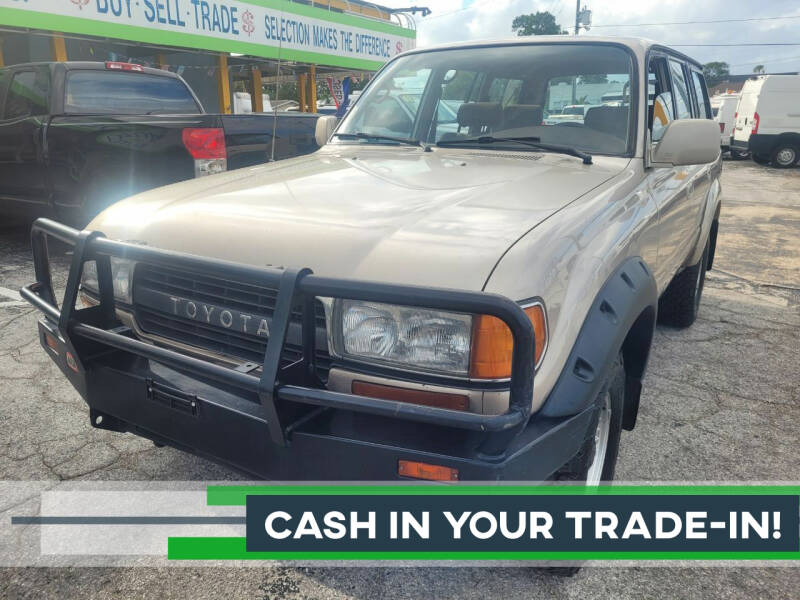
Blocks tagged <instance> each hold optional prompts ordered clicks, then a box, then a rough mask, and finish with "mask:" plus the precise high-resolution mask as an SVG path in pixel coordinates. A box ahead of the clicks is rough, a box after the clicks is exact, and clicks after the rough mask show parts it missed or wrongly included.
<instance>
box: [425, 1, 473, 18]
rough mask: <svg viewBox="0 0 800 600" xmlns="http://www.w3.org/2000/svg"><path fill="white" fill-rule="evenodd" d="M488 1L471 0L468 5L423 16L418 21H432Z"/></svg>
mask: <svg viewBox="0 0 800 600" xmlns="http://www.w3.org/2000/svg"><path fill="white" fill-rule="evenodd" d="M488 1H489V0H475V2H473V3H472V4H470V5H469V6H462V7H461V8H457V9H455V10H451V11H448V12H445V13H441V14H439V15H433V16H432V17H425V19H424V20H422V21H420V23H424V22H425V21H432V20H433V19H441V18H442V17H448V16H450V15H454V14H456V13H460V12H463V11H465V10H471V9H473V8H475V7H476V6H478V5H480V4H486V2H488Z"/></svg>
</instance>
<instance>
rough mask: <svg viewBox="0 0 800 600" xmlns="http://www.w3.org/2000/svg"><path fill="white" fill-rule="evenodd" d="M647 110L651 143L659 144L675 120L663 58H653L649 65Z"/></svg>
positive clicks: (665, 64) (665, 63)
mask: <svg viewBox="0 0 800 600" xmlns="http://www.w3.org/2000/svg"><path fill="white" fill-rule="evenodd" d="M647 108H648V111H647V116H648V126H649V128H650V141H651V142H658V141H659V140H660V139H661V137H662V136H663V135H664V129H666V127H667V125H668V124H669V122H670V121H672V120H673V119H674V118H675V117H674V115H675V107H674V102H673V100H672V92H671V91H670V79H669V75H668V74H667V61H666V60H665V59H664V58H662V57H655V58H653V59H652V60H651V61H650V64H649V65H648V69H647Z"/></svg>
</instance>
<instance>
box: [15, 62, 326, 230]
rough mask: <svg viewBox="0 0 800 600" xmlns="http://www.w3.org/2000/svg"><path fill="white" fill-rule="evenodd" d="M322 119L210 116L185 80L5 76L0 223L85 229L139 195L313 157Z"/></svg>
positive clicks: (102, 70)
mask: <svg viewBox="0 0 800 600" xmlns="http://www.w3.org/2000/svg"><path fill="white" fill-rule="evenodd" d="M318 118H319V116H318V115H313V114H300V113H295V114H287V113H279V114H278V115H277V117H275V116H274V115H272V114H251V115H219V114H207V113H205V111H204V110H203V107H202V106H201V104H200V102H199V101H198V99H197V97H196V96H195V94H194V93H193V92H192V90H191V89H190V88H189V86H188V85H187V84H186V82H185V81H184V80H183V79H182V78H181V77H179V76H178V75H176V74H174V73H170V72H169V71H162V70H160V69H151V68H146V67H142V66H141V65H137V64H130V63H119V62H106V63H101V62H55V63H35V64H21V65H15V66H12V67H7V68H4V69H0V214H1V213H17V214H20V213H21V214H25V215H49V216H56V217H58V218H59V219H62V220H66V221H71V222H75V223H80V224H81V225H83V224H85V223H87V222H88V220H89V219H90V218H91V217H92V216H94V215H95V214H97V213H98V212H100V211H101V210H102V209H103V208H105V207H106V206H109V205H110V204H112V203H113V202H115V201H117V200H120V199H122V198H125V197H127V196H130V195H131V194H134V193H136V192H141V191H144V190H148V189H151V188H154V187H159V186H162V185H166V184H168V183H174V182H176V181H183V180H185V179H192V178H194V177H201V176H204V175H210V174H213V173H219V172H222V171H226V170H233V169H238V168H241V167H247V166H251V165H255V164H259V163H263V162H267V161H268V160H271V159H272V158H274V159H275V160H279V159H283V158H288V157H290V156H298V155H301V154H308V153H309V152H313V151H314V150H316V149H317V148H319V143H318V141H317V139H316V137H315V133H316V127H317V121H318ZM273 128H274V129H275V136H274V137H273ZM273 142H274V149H273ZM322 142H323V143H324V140H322Z"/></svg>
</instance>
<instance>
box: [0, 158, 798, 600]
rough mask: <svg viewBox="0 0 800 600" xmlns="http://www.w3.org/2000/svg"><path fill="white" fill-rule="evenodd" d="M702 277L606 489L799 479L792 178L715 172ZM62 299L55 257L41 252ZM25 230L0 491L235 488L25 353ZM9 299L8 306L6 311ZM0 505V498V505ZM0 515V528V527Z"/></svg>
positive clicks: (22, 577) (355, 588) (184, 588)
mask: <svg viewBox="0 0 800 600" xmlns="http://www.w3.org/2000/svg"><path fill="white" fill-rule="evenodd" d="M722 185H723V209H722V216H721V222H720V234H719V235H720V237H719V242H718V244H717V255H716V258H715V265H714V267H715V268H714V270H713V271H711V272H710V273H709V274H708V279H707V282H706V287H705V291H704V295H703V302H702V305H701V309H700V317H699V319H698V321H697V322H696V323H695V324H694V325H693V326H692V327H691V328H689V329H687V330H676V329H668V328H664V327H659V328H658V331H657V334H656V338H655V341H654V346H653V350H652V353H651V358H650V365H649V369H648V374H647V377H646V379H645V382H644V391H643V396H642V402H641V409H640V412H639V420H638V423H637V426H636V429H635V430H634V431H633V432H625V433H623V437H622V444H621V449H620V456H619V463H618V466H617V479H618V480H623V481H650V480H659V481H800V459H799V458H798V446H797V441H798V432H799V431H800V375H798V367H799V366H800V361H799V360H798V357H800V342H799V341H798V339H799V338H800V169H798V168H795V169H791V170H785V171H780V170H775V169H771V168H767V167H762V166H759V165H756V164H754V163H752V162H732V161H726V163H725V166H724V171H723V177H722ZM54 254H55V256H56V260H55V264H54V266H53V279H54V284H55V285H56V287H61V288H63V285H64V283H65V279H66V269H67V267H68V264H69V256H65V254H64V249H63V248H62V249H61V250H60V251H59V249H57V248H56V249H54ZM29 257H30V250H29V244H28V239H27V232H26V230H25V229H24V228H22V227H7V226H4V225H0V389H2V403H0V479H3V480H29V481H33V480H72V479H95V480H200V479H202V480H230V479H241V478H243V476H242V475H241V474H239V473H236V472H234V471H231V470H230V469H228V468H226V467H222V466H219V465H216V464H214V463H211V462H208V461H206V460H203V459H200V458H197V457H193V456H190V455H187V454H184V453H182V452H179V451H177V450H174V449H170V448H156V447H154V446H153V444H151V443H150V442H148V441H146V440H143V439H140V438H136V437H134V436H133V435H130V434H124V435H121V434H116V433H110V432H107V431H102V430H98V429H93V428H92V427H91V426H90V425H89V419H88V414H89V411H88V408H87V407H86V405H85V404H84V403H83V401H82V400H81V399H80V397H79V396H78V394H77V393H76V392H75V391H74V390H73V389H72V388H71V387H70V386H69V385H68V384H67V382H66V380H65V379H64V378H63V376H62V375H61V374H60V372H59V371H58V369H57V368H56V367H55V366H54V365H53V363H52V362H51V361H50V360H49V359H48V357H47V356H46V355H45V353H44V351H43V350H42V349H41V348H40V346H39V342H38V339H37V334H36V319H37V318H38V315H37V314H36V313H35V311H34V310H33V309H32V308H30V307H28V306H27V305H20V304H19V303H18V302H14V300H13V299H12V298H9V297H7V296H6V295H3V290H4V289H5V290H16V289H18V288H19V287H20V286H22V285H23V284H26V283H30V282H31V281H33V265H32V263H31V260H30V258H29ZM17 300H18V299H17ZM0 500H2V502H1V503H0V504H2V505H5V506H3V508H2V509H0V510H3V511H5V512H6V515H7V511H8V506H7V504H8V503H7V502H6V500H7V499H0ZM6 515H0V518H7V516H6ZM798 587H800V568H782V569H781V568H760V567H752V568H741V567H737V568H725V567H719V568H709V567H703V568H646V567H635V568H586V569H583V570H582V571H581V572H580V573H579V574H578V575H577V576H576V577H574V578H568V579H564V578H561V577H557V576H553V575H551V574H549V573H547V572H543V571H541V570H538V569H525V568H457V569H456V568H399V567H398V568H322V567H319V568H316V567H315V568H288V567H273V568H266V569H264V568H250V569H248V568H233V567H231V568H215V569H201V568H195V567H184V568H171V569H169V570H166V569H159V568H50V569H34V568H28V569H7V570H2V571H0V597H4V598H24V597H31V598H41V597H59V598H62V597H73V596H74V597H88V596H89V595H90V594H94V595H96V597H102V598H111V597H118V596H123V595H124V596H126V597H134V598H138V597H150V596H157V597H184V596H187V597H195V598H211V597H218V596H222V595H225V596H229V597H235V598H239V597H255V598H265V599H266V598H268V599H277V598H374V597H384V598H415V597H420V596H422V597H434V598H436V597H458V598H462V599H468V598H485V597H503V598H506V599H508V600H511V599H514V598H532V597H540V596H541V597H557V598H578V597H587V596H590V597H591V596H601V597H608V596H613V597H625V598H627V597H630V598H646V597H653V596H663V597H672V598H692V597H699V596H707V595H708V596H710V595H713V596H715V597H719V598H737V597H741V598H760V597H764V598H774V597H782V598H788V597H793V596H795V595H796V594H797V589H798Z"/></svg>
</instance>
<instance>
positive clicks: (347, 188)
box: [22, 36, 722, 484]
mask: <svg viewBox="0 0 800 600" xmlns="http://www.w3.org/2000/svg"><path fill="white" fill-rule="evenodd" d="M576 74H577V75H578V77H579V79H578V82H577V84H576V87H577V93H578V94H580V96H579V97H582V96H583V95H584V94H585V91H584V90H582V89H581V86H582V85H583V84H582V83H581V80H584V81H590V80H597V79H608V80H612V79H613V80H614V81H623V82H627V83H628V84H629V86H630V87H629V89H630V90H631V94H630V102H628V103H623V104H622V105H620V106H596V107H592V108H590V109H588V110H587V111H586V113H585V118H584V119H583V122H580V123H579V122H571V123H559V124H556V125H548V124H546V123H543V122H542V111H543V109H542V107H543V106H545V105H546V104H547V102H546V99H547V96H548V94H549V93H550V88H553V87H556V86H559V85H563V84H562V83H561V82H563V80H564V79H565V77H568V76H575V75H576ZM409 80H411V81H418V82H420V84H421V85H420V86H419V92H414V93H411V92H404V93H405V94H406V96H403V93H400V94H398V90H400V89H402V88H401V86H400V82H402V81H409ZM648 81H651V82H652V86H653V96H652V97H651V96H649V94H648ZM587 85H589V84H587ZM455 107H457V108H455ZM454 109H455V113H456V114H455V120H456V123H455V125H456V127H455V128H454V126H453V125H454V124H452V123H449V122H447V119H449V116H448V115H449V113H450V111H452V110H454ZM389 132H391V133H389ZM721 166H722V163H721V160H720V149H719V129H718V127H717V124H716V123H715V122H714V121H713V120H712V118H711V108H710V106H709V104H708V97H707V92H706V86H705V81H704V78H703V73H702V65H701V64H699V63H698V62H696V61H694V60H692V59H690V58H689V57H687V56H686V55H684V54H681V53H680V52H677V51H675V50H672V49H670V48H668V47H666V46H662V45H658V44H654V43H652V42H649V41H646V40H640V39H627V38H593V37H588V36H586V37H584V36H581V37H578V38H574V37H567V36H533V37H524V38H514V39H513V40H508V41H503V42H473V43H462V44H455V45H449V46H445V47H438V48H422V49H417V50H412V51H410V52H406V53H404V54H401V55H398V56H396V57H394V58H392V59H391V60H390V61H389V62H388V63H387V64H386V66H385V67H384V68H383V69H381V71H380V72H379V73H378V74H377V75H376V77H375V78H374V79H373V80H372V81H371V82H370V84H369V86H368V87H367V88H366V89H365V91H364V93H363V94H362V95H361V97H360V98H359V100H358V102H357V103H356V104H355V105H354V106H353V107H352V109H351V110H350V111H349V112H348V114H347V115H346V116H345V117H344V119H343V120H342V122H341V123H340V124H339V126H338V127H337V129H336V131H335V132H334V133H333V136H332V137H331V140H330V142H329V143H328V144H327V145H325V146H324V147H323V148H322V149H320V150H319V151H318V152H315V153H313V154H311V155H309V156H303V157H298V158H293V159H289V160H287V161H284V162H282V163H277V164H271V165H263V166H258V167H253V168H249V169H242V170H240V171H235V172H230V173H221V174H219V175H214V176H213V177H210V178H208V179H205V180H195V181H186V182H183V183H178V184H174V185H171V186H169V187H167V188H160V189H156V190H150V191H148V192H144V193H142V194H139V195H137V196H133V197H131V198H128V199H126V200H123V201H122V202H119V203H117V204H115V205H113V206H111V207H110V208H108V209H106V210H105V211H103V213H101V214H100V215H98V216H97V217H96V218H95V219H94V220H93V221H92V223H91V224H90V225H89V228H88V229H90V230H94V231H97V232H102V233H103V234H105V236H106V237H105V238H96V237H90V238H88V241H87V242H86V243H85V244H84V243H80V242H79V240H84V239H86V237H85V234H84V236H83V237H81V234H80V233H79V232H78V231H76V230H73V229H69V228H65V227H63V226H61V225H59V224H57V223H53V222H52V221H39V222H37V223H36V224H35V226H34V256H35V262H36V267H37V268H36V271H35V272H36V275H37V279H38V281H37V283H35V284H33V285H31V286H29V287H27V288H25V289H24V290H23V292H22V293H23V295H24V297H25V298H26V299H27V300H29V301H30V302H32V303H33V304H34V305H35V306H36V307H37V308H39V309H40V310H42V311H43V312H44V317H43V318H42V320H41V321H40V322H39V331H40V338H41V343H42V345H43V347H44V350H45V352H47V353H48V354H49V356H50V357H51V358H52V359H53V360H54V361H55V362H56V364H57V365H58V366H59V368H60V369H61V370H62V372H63V373H64V375H65V376H66V377H67V378H68V379H69V381H70V383H71V384H72V385H74V386H75V388H76V389H77V390H78V391H79V392H80V393H81V395H82V396H83V398H84V399H85V400H86V402H87V403H88V405H89V407H90V411H89V417H90V423H91V425H92V426H94V427H98V428H103V429H107V430H110V431H116V432H124V431H128V432H132V433H134V434H136V435H140V436H144V437H146V438H149V439H152V440H154V441H155V442H156V443H157V444H165V445H171V446H174V447H176V448H180V449H182V450H186V451H190V452H195V453H197V454H200V455H202V456H206V457H211V458H214V459H216V460H220V461H223V462H225V463H226V464H229V465H235V466H237V467H238V468H240V469H242V470H243V471H246V472H248V473H251V474H253V475H255V476H257V477H260V478H271V479H280V480H288V479H311V480H333V479H346V480H354V479H373V480H391V479H405V480H407V479H434V480H440V481H441V480H444V481H458V480H484V481H494V480H498V479H507V480H514V481H540V480H545V479H555V480H571V481H587V482H588V483H589V484H597V483H599V482H600V481H604V480H606V481H607V480H610V479H612V478H613V476H614V468H615V464H616V461H617V453H618V448H619V442H620V437H621V432H622V429H623V428H624V429H632V428H633V427H634V424H635V422H636V415H637V411H638V407H639V398H640V392H641V389H642V384H643V378H644V374H645V369H646V365H647V360H648V355H649V352H650V347H651V343H652V341H653V337H654V331H655V323H656V320H657V319H659V320H660V321H661V322H664V323H669V324H671V325H673V326H677V327H686V326H689V325H691V324H692V323H693V322H694V321H695V319H696V318H697V315H698V310H699V308H700V299H701V296H702V293H703V282H704V280H705V274H706V271H707V270H708V269H710V268H711V266H712V263H713V258H714V248H715V245H716V239H717V225H718V218H719V213H720V207H721V198H720V184H719V176H720V172H721ZM131 215H135V218H130V216H131ZM48 235H55V236H57V237H59V238H60V239H62V240H65V241H67V242H69V243H75V244H76V245H75V253H74V257H73V262H72V270H71V272H70V277H69V281H70V282H71V283H70V286H69V287H68V289H67V292H66V294H65V299H64V302H63V303H62V306H61V308H59V307H58V306H57V305H56V304H55V300H54V295H53V293H52V285H51V283H50V282H49V278H48V276H47V273H49V270H48V266H47V260H48V259H47V255H46V253H45V252H43V250H42V248H43V240H44V238H45V237H46V236H48ZM126 240H136V242H135V243H130V242H129V241H127V242H126ZM312 269H313V272H312ZM79 281H80V287H79V285H78V282H79ZM79 298H80V299H82V303H80V304H79V307H80V306H83V307H84V308H76V302H77V301H78V300H79Z"/></svg>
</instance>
